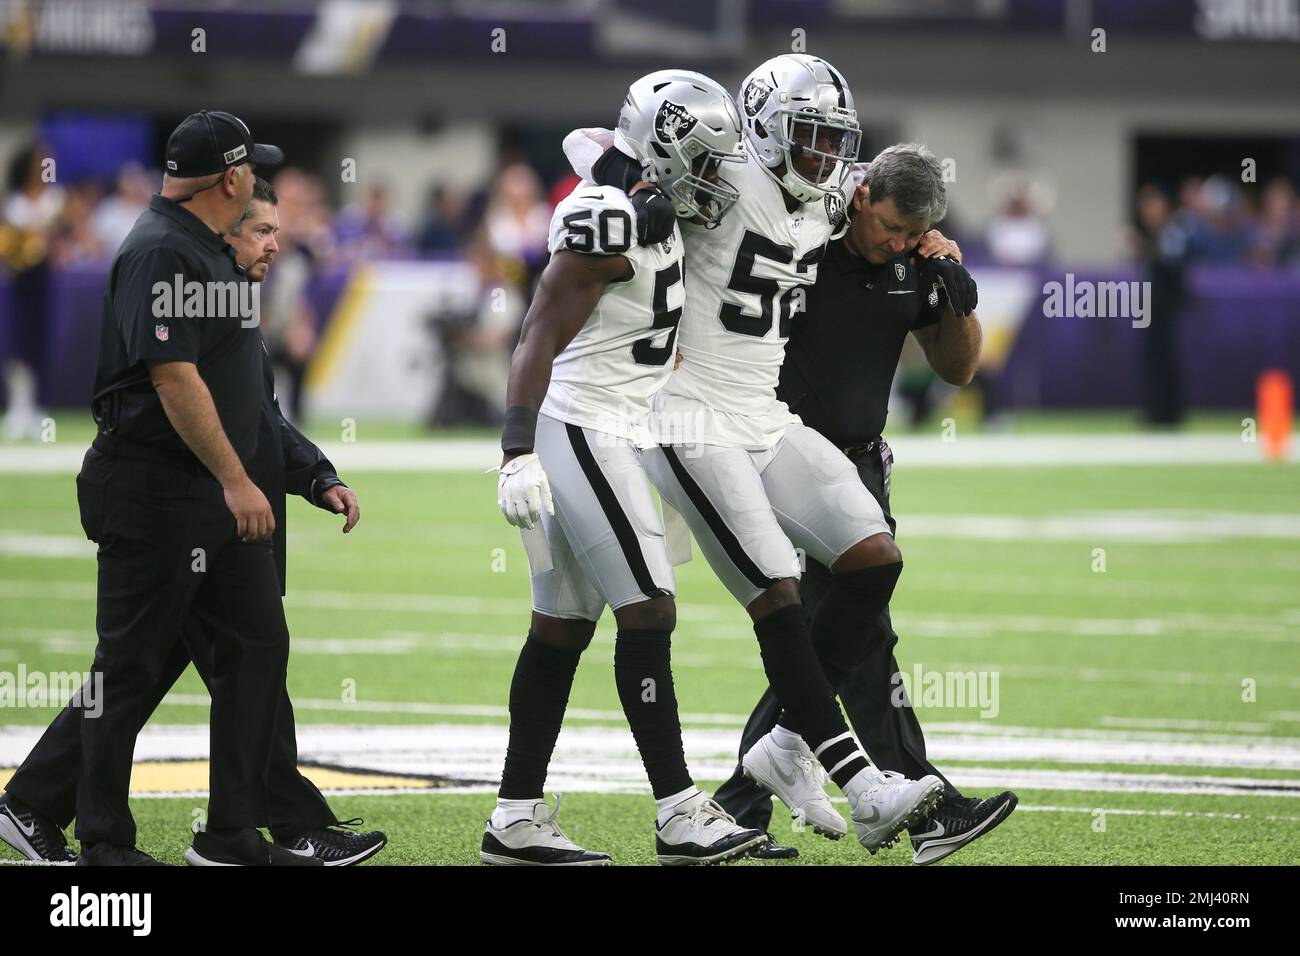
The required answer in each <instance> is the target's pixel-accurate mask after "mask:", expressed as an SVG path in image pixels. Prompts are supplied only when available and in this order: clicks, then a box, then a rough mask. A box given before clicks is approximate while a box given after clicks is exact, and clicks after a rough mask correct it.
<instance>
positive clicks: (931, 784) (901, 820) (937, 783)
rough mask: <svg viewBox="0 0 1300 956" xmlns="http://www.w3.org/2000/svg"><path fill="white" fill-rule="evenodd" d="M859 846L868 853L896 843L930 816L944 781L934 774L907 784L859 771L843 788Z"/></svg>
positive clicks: (891, 774)
mask: <svg viewBox="0 0 1300 956" xmlns="http://www.w3.org/2000/svg"><path fill="white" fill-rule="evenodd" d="M844 795H845V796H846V797H848V800H849V815H850V816H851V817H852V818H853V828H854V829H855V830H857V832H858V842H859V843H861V844H862V845H863V846H864V847H866V848H867V851H868V852H869V853H872V854H875V852H876V851H877V850H879V849H881V848H883V847H890V846H893V845H894V844H895V843H897V842H898V835H899V834H900V833H902V832H903V831H904V830H906V829H907V828H908V827H911V826H915V825H916V824H918V823H919V822H920V821H921V820H923V819H925V818H926V817H927V816H929V815H930V811H931V810H933V809H934V808H935V806H937V805H938V803H939V801H940V800H941V799H943V781H942V780H940V779H939V778H938V777H936V776H935V775H934V774H926V775H925V776H924V777H922V778H921V779H920V780H909V779H908V778H907V777H904V776H903V775H902V774H901V773H894V772H893V771H892V770H887V771H885V772H884V773H881V772H880V771H879V770H877V769H876V768H875V767H867V768H866V769H864V770H861V771H859V772H858V773H857V774H856V775H855V776H854V777H853V779H852V780H850V781H849V782H848V784H846V785H845V787H844Z"/></svg>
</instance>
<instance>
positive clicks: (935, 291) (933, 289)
mask: <svg viewBox="0 0 1300 956" xmlns="http://www.w3.org/2000/svg"><path fill="white" fill-rule="evenodd" d="M925 301H926V302H928V303H929V304H930V308H932V309H933V308H934V307H935V306H936V305H938V304H939V284H938V283H937V282H936V283H934V284H932V285H931V286H930V295H929V296H928V297H927V298H926V300H925Z"/></svg>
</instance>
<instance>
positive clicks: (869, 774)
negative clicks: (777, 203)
mask: <svg viewBox="0 0 1300 956" xmlns="http://www.w3.org/2000/svg"><path fill="white" fill-rule="evenodd" d="M880 777H881V774H880V771H879V770H877V769H876V768H875V767H873V766H871V765H870V764H868V765H867V766H865V767H863V768H862V769H861V770H859V771H858V772H857V773H855V774H854V775H853V776H852V777H850V778H849V782H848V783H846V784H845V785H844V791H843V792H844V796H846V797H848V798H849V806H850V807H852V806H853V804H854V803H856V802H857V799H858V797H859V796H861V794H862V792H863V791H864V790H866V789H867V787H870V786H874V785H875V784H876V783H877V782H878V781H879V780H880Z"/></svg>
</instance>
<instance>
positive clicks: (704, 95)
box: [614, 70, 745, 229]
mask: <svg viewBox="0 0 1300 956" xmlns="http://www.w3.org/2000/svg"><path fill="white" fill-rule="evenodd" d="M741 136H742V133H741V121H740V113H739V111H738V110H737V109H736V104H735V101H733V100H732V98H731V94H730V93H728V92H727V91H726V90H725V89H724V88H723V87H722V86H721V85H720V84H718V83H715V82H714V81H713V80H711V79H709V78H708V77H707V76H704V75H703V74H700V73H692V72H690V71H689V70H659V71H658V72H655V73H650V74H647V75H646V76H643V77H641V79H639V80H637V81H636V82H635V83H633V84H632V86H631V88H629V89H628V91H627V99H626V100H625V101H624V103H623V109H622V111H621V112H620V113H619V116H618V128H617V129H616V130H615V131H614V144H615V145H616V146H617V147H618V148H619V149H621V150H622V151H623V152H624V153H626V154H627V155H629V156H632V157H633V158H634V159H636V160H637V161H638V162H639V163H641V169H642V176H643V177H644V178H645V179H646V180H647V181H649V182H652V183H655V184H656V185H658V186H659V188H660V189H661V190H663V192H664V195H666V196H667V197H668V198H669V199H670V200H672V203H673V208H674V209H675V210H676V212H677V215H678V216H680V217H681V218H683V219H690V220H693V221H696V222H700V223H703V224H704V225H705V226H707V227H708V228H710V229H712V228H713V227H714V226H716V225H717V224H718V223H719V222H721V221H722V217H723V216H724V215H726V213H727V210H728V209H730V208H731V207H732V205H733V204H734V203H735V202H736V200H737V199H739V198H740V193H739V192H738V191H737V190H736V188H735V187H734V186H732V185H731V184H730V183H729V182H727V181H726V180H725V179H723V178H722V177H721V172H722V164H723V163H743V162H745V150H744V145H743V140H742V139H741Z"/></svg>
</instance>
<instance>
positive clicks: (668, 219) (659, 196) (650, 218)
mask: <svg viewBox="0 0 1300 956" xmlns="http://www.w3.org/2000/svg"><path fill="white" fill-rule="evenodd" d="M630 198H631V200H632V208H633V209H634V210H636V241H637V244H638V245H642V246H653V245H654V244H655V243H659V242H663V241H664V240H665V239H667V238H668V237H669V236H671V235H672V234H673V226H674V225H676V223H677V213H676V211H675V210H674V209H673V204H672V202H670V201H669V199H668V197H667V196H665V195H664V194H663V193H661V192H660V191H659V190H657V189H639V190H637V192H636V193H635V194H634V195H633V196H631V197H630Z"/></svg>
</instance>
